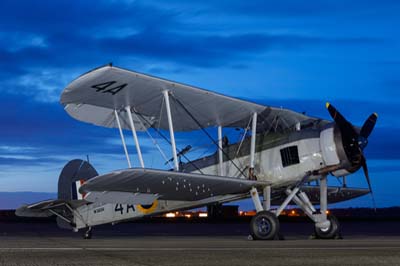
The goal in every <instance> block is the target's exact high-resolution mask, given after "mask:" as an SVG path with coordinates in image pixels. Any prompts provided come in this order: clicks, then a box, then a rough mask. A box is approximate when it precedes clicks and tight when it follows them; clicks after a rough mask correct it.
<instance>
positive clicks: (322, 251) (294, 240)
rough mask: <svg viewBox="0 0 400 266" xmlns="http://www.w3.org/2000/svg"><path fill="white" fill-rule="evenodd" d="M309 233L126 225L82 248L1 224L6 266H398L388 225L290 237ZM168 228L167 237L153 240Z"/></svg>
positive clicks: (45, 232)
mask: <svg viewBox="0 0 400 266" xmlns="http://www.w3.org/2000/svg"><path fill="white" fill-rule="evenodd" d="M396 223H397V224H398V222H394V223H393V224H391V225H392V226H393V227H392V228H394V227H396ZM304 226H306V224H283V230H284V231H286V239H287V240H284V241H250V240H248V239H247V235H246V234H245V232H244V231H245V229H244V228H245V227H244V225H242V224H228V225H224V224H206V225H204V224H178V225H175V224H124V225H120V226H116V227H113V228H111V227H100V228H99V229H98V230H97V231H95V232H94V233H95V235H94V238H93V239H91V240H84V239H82V238H81V237H80V235H79V234H74V233H72V232H68V231H63V230H58V229H57V228H56V227H55V226H54V225H53V224H18V225H15V224H1V223H0V265H192V266H194V265H229V266H234V265H241V266H243V265H400V236H399V235H400V233H399V232H398V231H394V232H393V234H388V233H387V232H386V231H385V228H383V227H382V224H370V225H369V227H370V228H375V227H381V228H382V230H383V233H382V234H381V235H377V234H372V235H370V236H368V235H361V234H360V233H363V231H362V230H363V229H361V232H360V231H358V232H356V233H355V234H349V235H348V236H345V239H343V240H328V241H327V240H308V239H307V238H308V237H307V233H306V232H303V233H302V232H300V233H297V234H293V233H290V231H289V230H288V228H292V229H293V228H294V229H296V228H297V229H298V231H300V229H303V230H304V228H303V227H304ZM355 226H356V225H355ZM384 226H386V228H387V227H388V224H384ZM235 227H236V228H238V230H237V231H233V232H231V231H230V230H231V229H233V228H235ZM360 227H361V228H362V226H360ZM163 228H164V235H162V234H160V233H159V234H158V235H155V234H152V233H150V232H162V231H163ZM171 228H174V229H171ZM179 228H181V230H179ZM196 228H199V229H198V230H197V231H196ZM285 228H286V229H285ZM307 228H308V227H307ZM348 228H349V227H348ZM151 229H153V230H151ZM218 229H219V232H220V234H210V232H209V231H207V230H210V231H211V232H212V231H214V230H216V231H218ZM294 229H293V230H294ZM227 230H228V232H231V233H230V234H227V233H228V232H227ZM378 231H379V230H378ZM140 232H141V233H140ZM185 232H186V233H187V234H184V233H185ZM375 232H376V231H375Z"/></svg>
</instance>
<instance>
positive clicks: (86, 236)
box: [83, 227, 92, 239]
mask: <svg viewBox="0 0 400 266" xmlns="http://www.w3.org/2000/svg"><path fill="white" fill-rule="evenodd" d="M83 238H84V239H92V228H91V227H89V228H88V229H87V230H86V231H85V233H84V234H83Z"/></svg>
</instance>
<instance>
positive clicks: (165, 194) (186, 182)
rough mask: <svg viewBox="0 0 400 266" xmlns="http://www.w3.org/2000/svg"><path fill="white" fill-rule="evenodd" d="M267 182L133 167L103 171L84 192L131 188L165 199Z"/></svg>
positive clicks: (236, 189) (189, 197) (231, 191)
mask: <svg viewBox="0 0 400 266" xmlns="http://www.w3.org/2000/svg"><path fill="white" fill-rule="evenodd" d="M262 185H264V186H265V185H268V183H266V182H260V181H251V180H245V179H239V178H229V177H221V176H211V175H201V174H194V173H181V172H173V171H164V170H155V169H143V168H131V169H126V170H121V171H116V172H112V173H109V174H105V175H100V176H97V177H95V178H92V179H90V180H89V181H87V182H86V183H84V184H83V185H82V186H81V188H80V191H81V192H85V193H88V192H103V191H114V192H131V193H137V194H138V195H143V194H149V195H154V196H155V197H157V198H159V199H164V200H183V201H196V200H201V199H205V198H209V197H214V196H220V195H228V194H239V193H247V192H249V191H250V189H251V188H252V187H260V186H262Z"/></svg>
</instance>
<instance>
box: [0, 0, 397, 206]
mask: <svg viewBox="0 0 400 266" xmlns="http://www.w3.org/2000/svg"><path fill="white" fill-rule="evenodd" d="M399 13H400V2H399V1H392V0H382V1H372V0H371V1H368V0H367V1H364V0H363V1H362V0H355V1H294V0H293V1H261V0H254V1H240V0H231V1H207V0H205V1H175V0H171V1H161V0H160V1H157V0H155V1H140V0H138V1H135V0H125V1H117V0H109V1H67V0H59V1H46V0H42V1H24V0H18V1H15V0H13V1H8V0H3V1H1V2H0V84H1V85H0V106H1V110H2V111H1V112H0V121H1V126H0V192H21V191H33V192H56V190H57V181H58V175H59V172H60V170H61V169H62V167H63V165H64V164H66V162H68V160H70V159H74V158H82V159H84V158H86V155H89V156H90V161H91V163H92V164H93V165H94V166H95V168H96V169H97V170H98V172H99V173H106V172H108V171H111V170H115V169H121V168H126V161H125V158H124V154H123V150H122V147H121V144H120V140H119V134H118V130H115V129H104V128H99V127H95V126H92V125H89V124H84V123H81V122H78V121H76V120H73V119H72V118H71V117H69V116H68V114H66V113H65V112H64V110H63V108H62V106H61V105H60V104H59V97H60V94H61V92H62V90H63V89H64V88H65V87H66V86H67V84H68V83H69V82H71V81H72V80H73V79H75V78H76V77H77V76H79V75H81V74H82V73H85V72H87V71H89V70H91V69H93V68H95V67H98V66H101V65H104V64H107V63H109V62H112V63H113V64H114V65H116V66H120V67H123V68H128V69H131V70H135V71H139V72H143V73H147V74H151V75H155V76H160V77H163V78H167V79H170V80H175V81H178V82H183V83H186V84H191V85H194V86H198V87H201V88H205V89H208V90H212V91H216V92H219V93H223V94H227V95H230V96H234V97H239V98H242V99H246V100H251V101H255V102H258V103H262V104H266V105H272V106H282V107H284V108H290V109H293V110H295V111H299V112H306V113H307V114H308V115H312V116H316V117H321V118H325V119H329V115H328V113H327V111H326V109H325V102H326V101H329V102H331V103H333V104H334V105H335V106H336V107H337V108H338V109H339V110H340V111H341V112H342V113H343V114H344V115H345V117H346V118H347V119H348V120H349V121H351V122H352V123H353V124H355V125H359V126H360V125H362V124H363V122H364V120H365V119H366V118H367V117H368V116H369V114H371V113H372V112H377V113H378V114H379V118H378V124H377V126H376V128H375V130H374V132H373V133H372V135H371V137H370V139H369V146H368V147H367V148H366V150H365V154H366V156H367V160H368V165H369V169H370V175H371V180H372V185H373V188H374V191H375V198H376V203H377V206H378V207H386V206H395V205H400V197H398V192H397V191H398V189H397V186H399V185H400V164H399V162H400V143H399V141H398V136H399V134H400V122H399V120H398V118H397V112H398V110H399V109H398V108H399V103H400V100H399V96H400V90H399V87H400V54H399V52H398V51H399V48H400V35H399V34H398V29H399V28H400V18H399V16H398V14H399ZM153 133H154V132H153ZM126 136H127V138H128V139H129V140H128V145H129V150H130V153H131V159H132V160H133V161H134V164H135V165H137V158H136V156H135V149H134V147H133V141H132V140H131V138H129V136H130V133H129V132H126ZM153 136H154V137H156V136H155V135H153ZM177 137H178V141H177V142H178V148H181V149H182V148H183V147H185V146H186V145H187V144H188V142H189V141H190V140H191V139H193V137H191V136H190V135H189V136H188V135H184V134H178V136H177ZM139 138H140V139H141V142H142V148H143V150H144V160H145V162H146V164H147V165H149V166H151V167H157V168H165V166H164V164H163V160H162V158H161V157H160V156H159V155H158V154H157V150H156V149H155V148H154V147H153V145H152V142H151V140H150V139H149V138H148V136H147V135H145V134H144V133H140V134H139ZM204 139H205V137H204ZM156 140H157V141H158V142H159V143H160V145H161V146H162V147H163V149H164V150H165V153H167V154H169V152H170V150H169V149H168V147H167V145H166V144H165V143H162V142H163V140H162V139H161V138H159V137H158V138H156ZM194 144H196V143H194ZM197 145H200V147H197V149H198V153H197V154H200V153H201V154H206V153H207V152H210V149H211V148H210V147H209V145H207V143H206V142H204V141H203V142H202V141H200V142H199V143H197ZM159 157H160V158H159ZM347 180H348V183H349V185H353V186H359V187H366V186H367V184H366V182H365V179H364V177H363V174H362V173H361V172H358V173H356V174H354V175H352V176H350V177H349V178H348V179H347ZM335 182H336V180H335V179H333V181H331V183H332V184H337V182H336V183H335ZM29 201H30V199H29V198H26V202H29ZM243 204H245V203H243ZM4 205H7V204H4V203H3V205H2V206H4ZM337 206H344V207H359V206H364V207H365V206H372V201H371V197H370V196H364V197H362V198H359V199H356V200H352V201H349V202H345V203H342V204H339V205H337Z"/></svg>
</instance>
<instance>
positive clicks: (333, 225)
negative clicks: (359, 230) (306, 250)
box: [315, 215, 340, 239]
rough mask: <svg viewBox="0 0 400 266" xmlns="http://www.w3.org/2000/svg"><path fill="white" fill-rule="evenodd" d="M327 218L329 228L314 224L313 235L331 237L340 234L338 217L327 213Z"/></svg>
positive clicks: (323, 237) (320, 237) (324, 237)
mask: <svg viewBox="0 0 400 266" xmlns="http://www.w3.org/2000/svg"><path fill="white" fill-rule="evenodd" d="M327 218H328V220H329V222H330V226H329V228H326V229H323V228H318V227H316V226H315V237H316V238H319V239H333V238H335V237H337V236H339V235H340V224H339V221H338V219H337V218H336V217H335V216H333V215H329V216H328V217H327Z"/></svg>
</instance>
